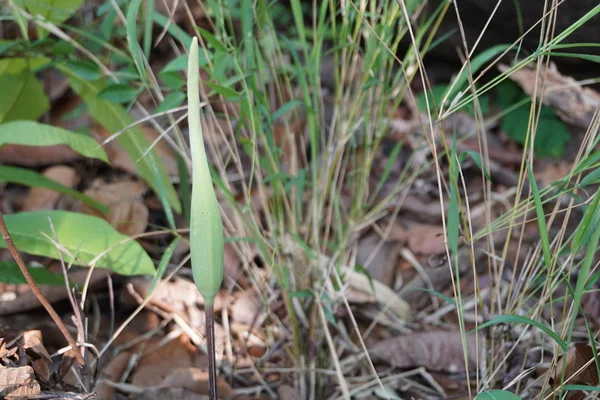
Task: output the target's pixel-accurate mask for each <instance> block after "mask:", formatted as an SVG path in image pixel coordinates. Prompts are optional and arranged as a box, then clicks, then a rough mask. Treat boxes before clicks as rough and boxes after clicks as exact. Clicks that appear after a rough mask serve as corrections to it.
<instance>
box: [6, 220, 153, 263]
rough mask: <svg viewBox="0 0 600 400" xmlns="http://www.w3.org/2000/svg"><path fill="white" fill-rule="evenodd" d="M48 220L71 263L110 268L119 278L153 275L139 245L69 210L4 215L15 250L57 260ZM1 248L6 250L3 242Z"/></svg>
mask: <svg viewBox="0 0 600 400" xmlns="http://www.w3.org/2000/svg"><path fill="white" fill-rule="evenodd" d="M48 218H50V219H51V220H52V224H53V225H54V228H55V230H56V236H57V238H58V242H59V243H60V244H61V246H62V247H63V248H64V249H66V250H67V251H68V252H69V254H67V255H65V256H64V257H65V261H66V262H70V260H71V258H73V257H75V259H74V262H73V264H75V265H89V264H90V263H91V264H93V265H95V266H96V267H98V268H109V269H112V270H113V271H115V272H117V273H119V274H122V275H153V274H154V264H153V263H152V260H151V259H150V257H149V256H148V254H146V252H145V251H144V249H143V248H142V246H141V245H140V244H139V243H137V242H136V241H134V240H131V239H129V240H127V239H128V237H127V236H125V235H123V234H121V233H119V232H117V231H116V230H115V229H114V228H113V227H112V226H111V225H110V224H109V223H108V222H107V221H105V220H103V219H100V218H97V217H93V216H90V215H85V214H80V213H75V212H69V211H36V212H22V213H17V214H12V215H6V216H4V220H5V222H6V226H7V228H8V231H9V232H10V234H11V236H12V239H13V242H14V244H15V246H16V247H17V249H19V250H20V251H23V252H25V253H29V254H35V255H38V256H45V257H50V258H55V259H58V257H59V254H58V250H57V249H56V247H55V246H54V244H53V243H52V242H51V241H50V239H49V238H53V234H52V231H51V229H50V223H49V221H48ZM0 247H6V244H5V243H4V241H2V242H0Z"/></svg>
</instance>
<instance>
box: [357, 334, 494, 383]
mask: <svg viewBox="0 0 600 400" xmlns="http://www.w3.org/2000/svg"><path fill="white" fill-rule="evenodd" d="M465 340H466V350H467V358H466V360H467V362H468V367H469V371H473V370H475V367H476V366H477V365H478V364H477V362H478V360H479V362H481V360H483V359H484V358H482V356H483V353H482V352H483V351H484V349H485V340H484V339H483V338H482V337H481V336H480V337H479V340H477V338H476V335H475V334H467V335H466V337H465ZM369 355H370V356H371V358H372V360H373V361H381V362H385V363H388V364H390V365H392V366H394V367H396V368H416V367H425V368H427V369H428V370H431V371H437V372H446V373H458V372H465V371H466V369H465V354H464V351H463V341H462V335H461V333H460V332H458V331H457V332H446V331H432V332H418V333H413V334H410V335H406V336H398V337H395V338H392V339H387V340H384V341H381V342H379V343H377V344H375V345H374V346H372V347H371V348H370V349H369Z"/></svg>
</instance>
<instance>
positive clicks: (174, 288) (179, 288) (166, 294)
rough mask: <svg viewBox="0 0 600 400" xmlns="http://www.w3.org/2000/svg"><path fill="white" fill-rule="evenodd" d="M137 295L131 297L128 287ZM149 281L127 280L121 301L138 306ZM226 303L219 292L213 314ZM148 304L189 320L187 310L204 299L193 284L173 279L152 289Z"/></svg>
mask: <svg viewBox="0 0 600 400" xmlns="http://www.w3.org/2000/svg"><path fill="white" fill-rule="evenodd" d="M129 285H131V286H132V290H134V291H135V293H137V296H136V297H137V298H135V297H134V296H132V295H131V293H130V291H129V290H128V286H129ZM150 285H151V280H150V279H147V278H144V277H135V278H129V279H128V281H127V284H125V285H124V287H123V292H122V295H121V297H122V298H121V300H122V301H123V302H124V303H126V304H130V305H133V306H137V305H139V301H138V300H139V299H145V298H146V296H148V294H149V290H150ZM225 301H226V294H225V292H224V291H220V292H219V293H218V294H217V297H216V298H215V304H214V307H215V312H220V311H221V310H222V309H223V307H224V305H225ZM148 304H150V305H153V306H156V307H158V308H160V309H161V310H163V311H166V312H168V313H172V312H174V313H177V314H179V315H181V316H182V317H184V318H186V319H189V316H188V310H189V308H190V307H194V306H196V305H203V304H204V299H203V298H202V296H201V295H200V292H198V288H197V287H196V285H195V284H194V282H192V281H189V280H187V279H183V278H179V277H175V278H173V279H172V280H170V281H169V282H163V283H161V284H160V285H156V286H155V287H154V291H153V295H152V298H151V299H150V301H149V302H148Z"/></svg>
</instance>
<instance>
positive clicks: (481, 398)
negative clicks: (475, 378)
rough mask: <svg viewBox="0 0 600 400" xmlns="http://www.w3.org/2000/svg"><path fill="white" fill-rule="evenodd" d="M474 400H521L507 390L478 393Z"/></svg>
mask: <svg viewBox="0 0 600 400" xmlns="http://www.w3.org/2000/svg"><path fill="white" fill-rule="evenodd" d="M475 400H521V398H520V397H519V396H517V395H516V394H514V393H513V392H509V391H508V390H499V389H496V390H489V391H487V392H483V393H479V394H478V395H477V397H475Z"/></svg>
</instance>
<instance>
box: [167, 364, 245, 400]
mask: <svg viewBox="0 0 600 400" xmlns="http://www.w3.org/2000/svg"><path fill="white" fill-rule="evenodd" d="M159 386H162V387H169V388H177V387H178V388H182V389H185V390H188V391H190V392H193V393H197V394H201V395H208V371H202V370H200V369H198V368H176V369H173V370H172V371H171V372H170V373H169V375H167V376H166V377H165V379H164V380H163V381H162V383H161V384H160V385H159ZM217 392H218V393H219V397H222V398H228V397H231V396H234V395H235V392H234V390H233V389H232V388H231V386H229V384H228V383H227V382H226V381H225V380H224V379H223V378H221V377H220V376H217Z"/></svg>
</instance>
